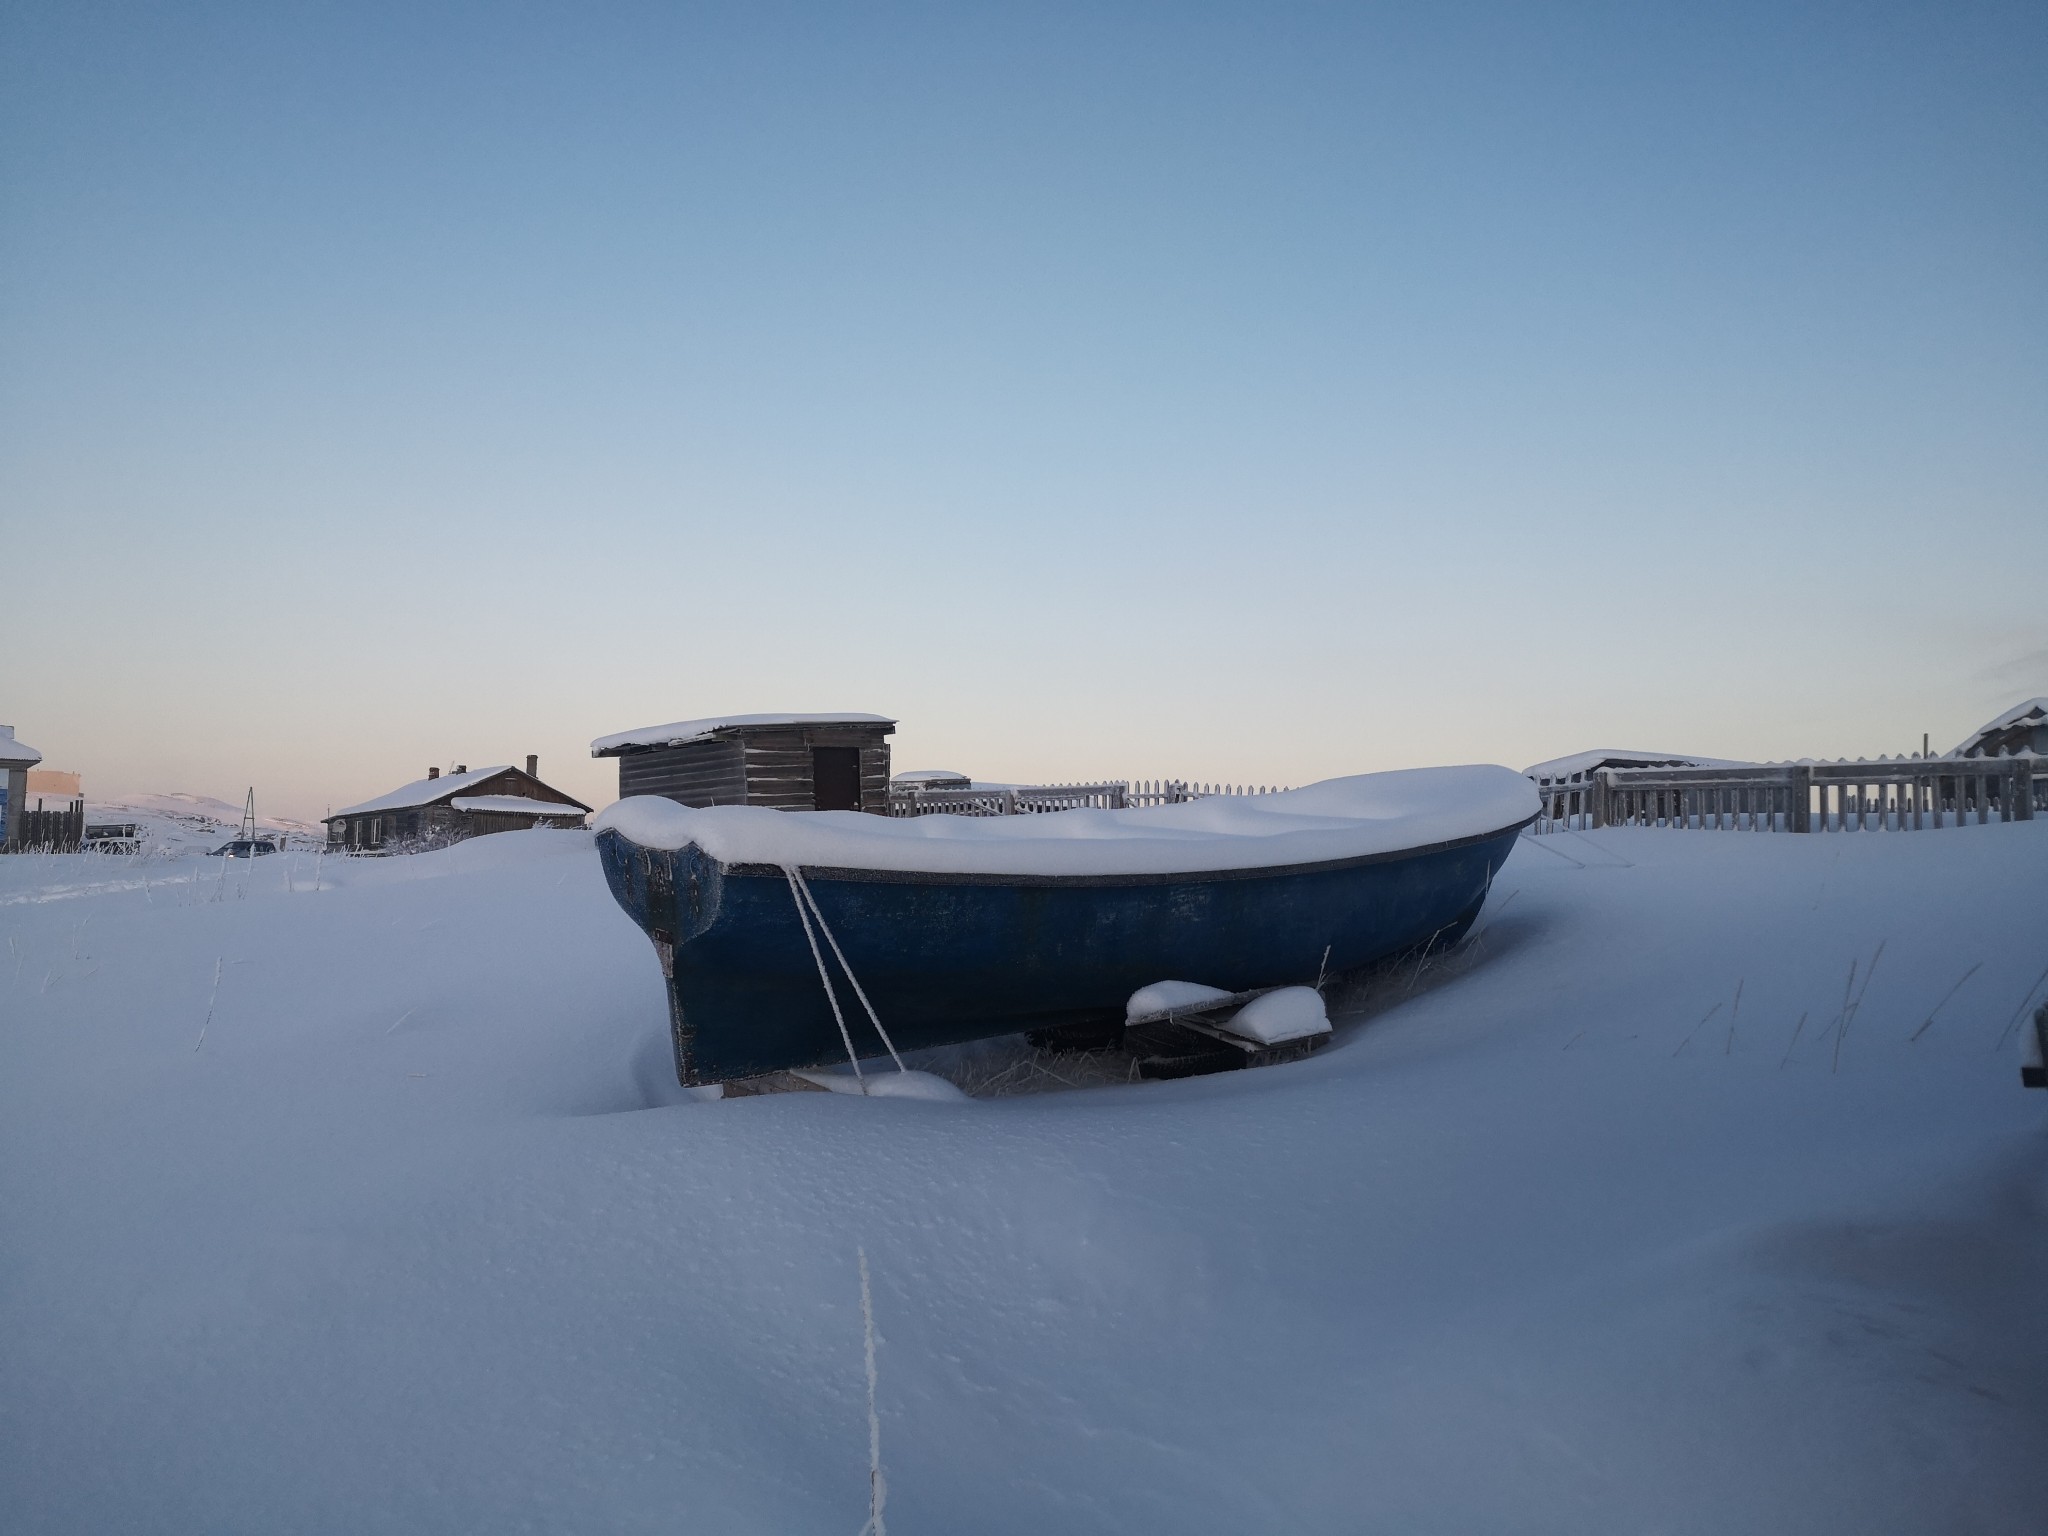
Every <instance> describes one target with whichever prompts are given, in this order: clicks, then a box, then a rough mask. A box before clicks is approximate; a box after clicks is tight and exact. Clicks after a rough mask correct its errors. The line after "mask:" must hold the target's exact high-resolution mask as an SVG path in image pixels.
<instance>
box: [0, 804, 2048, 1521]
mask: <svg viewBox="0 0 2048 1536" xmlns="http://www.w3.org/2000/svg"><path fill="white" fill-rule="evenodd" d="M0 933H4V936H5V940H6V943H5V946H4V947H0V999H4V1001H0V1237H4V1241H0V1508H4V1511H5V1514H4V1518H0V1524H4V1526H5V1528H6V1529H7V1530H9V1531H22V1532H29V1531H64V1532H104V1531H115V1530H122V1531H151V1532H217V1531H252V1532H254V1531H265V1532H268V1531H283V1530H293V1531H302V1532H329V1531H331V1532H338V1533H339V1532H347V1533H363V1532H384V1531H394V1532H395V1531H407V1532H411V1531H430V1530H431V1531H493V1532H496V1531H549V1532H554V1531H606V1532H618V1531H642V1530H645V1531H663V1532H674V1531H718V1532H775V1533H784V1536H786V1533H792V1532H814V1531H815V1532H841V1533H846V1536H851V1533H853V1532H854V1531H856V1530H857V1529H858V1528H859V1527H860V1525H861V1523H862V1521H863V1520H864V1519H865V1518H866V1515H867V1499H868V1480H867V1464H868V1458H867V1446H868V1439H867V1417H866V1386H865V1378H864V1374H863V1361H862V1349H863V1338H862V1328H861V1315H860V1282H859V1276H858V1270H857V1261H856V1252H857V1250H858V1249H860V1248H865V1250H866V1253H867V1257H868V1261H869V1264H870V1267H871V1269H872V1271H873V1276H874V1305H875V1313H876V1322H877V1326H878V1328H879V1331H880V1335H881V1340H880V1344H879V1348H878V1355H877V1363H878V1368H879V1410H880V1423H881V1446H882V1460H883V1463H884V1465H885V1467H886V1470H887V1475H888V1489H889V1493H888V1508H887V1521H888V1524H889V1527H890V1529H892V1530H894V1531H895V1532H897V1533H898V1536H906V1533H915V1532H949V1533H950V1532H965V1531H973V1532H1019V1533H1023V1532H1030V1533H1046V1532H1091V1531H1102V1532H1107V1531H1119V1532H1133V1531H1174V1532H1190V1531H1200V1532H1209V1531H1214V1532H1232V1533H1242V1532H1252V1531H1257V1532H1264V1531H1317V1532H1356V1531H1400V1532H1461V1533H1462V1532H1479V1531H1486V1532H1494V1531H1502V1532H1505V1531H1513V1532H1518V1533H1527V1532H1559V1533H1565V1532H1570V1533H1586V1532H1609V1531H1612V1532H1624V1531H1625V1532H1647V1531H1658V1532H1700V1533H1709V1532H1712V1533H1724V1532H1731V1531H1769V1532H1844V1533H1850V1532H1853V1533H1859V1536H1868V1533H1878V1532H1901V1533H1905V1532H1912V1533H1922V1532H1929V1531H1973V1532H2004V1531H2010V1532H2033V1531H2039V1530H2040V1529H2041V1528H2042V1520H2043V1515H2042V1511H2043V1510H2044V1509H2048V1457H2044V1456H2043V1455H2042V1454H2041V1452H2042V1448H2043V1446H2044V1445H2048V1305H2044V1299H2048V1094H2041V1093H2028V1092H2025V1091H2023V1090H2022V1089H2021V1088H2020V1087H2019V1085H2018V1074H2017V1062H2018V1053H2017V1047H2016V1044H2015V1041H2014V1037H2013V1034H2012V1032H2010V1031H2009V1028H2008V1027H2009V1025H2010V1024H2011V1023H2012V1022H2013V1020H2014V1019H2015V1017H2016V1014H2017V1011H2018V1010H2019V1009H2020V1007H2021V1005H2022V1003H2023V1002H2024V1001H2025V1000H2026V998H2027V997H2028V996H2029V992H2030V988H2032V987H2035V986H2036V985H2037V983H2036V978H2037V977H2038V976H2039V975H2040V974H2041V973H2042V971H2043V968H2044V967H2048V823H2033V824H2027V825H2016V826H2004V827H2001V826H1991V827H1984V828H1969V829H1965V830H1962V831H1955V830H1948V831H1942V832H1925V833H1919V834H1884V835H1865V836H1854V835H1844V836H1827V837H1821V836H1815V837H1791V836H1783V835H1778V836H1772V835H1757V834H1740V833H1719V834H1715V833H1701V832H1691V833H1688V832H1677V833H1673V832H1662V831H1648V830H1636V831H1627V832H1612V833H1601V834H1594V835H1592V836H1584V837H1582V836H1575V835H1561V836H1556V837H1547V838H1544V839H1541V840H1540V842H1538V841H1532V840H1527V839H1525V840H1524V841H1523V843H1522V844H1521V846H1520V847H1519V848H1518V849H1517V851H1516V853H1515V854H1514V856H1513V858H1512V859H1511V861H1510V862H1509V864H1508V865H1507V867H1506V869H1505V871H1504V872H1503V874H1502V876H1501V878H1500V880H1499V881H1498V882H1497V884H1496V886H1495V889H1494V894H1493V899H1492V902H1491V903H1490V906H1489V909H1488V913H1487V915H1486V916H1485V917H1484V918H1483V919H1482V921H1481V924H1480V927H1479V930H1478V932H1477V936H1476V937H1475V939H1474V940H1473V941H1471V942H1473V943H1474V944H1476V945H1477V946H1478V949H1477V951H1476V953H1475V954H1474V955H1473V957H1472V958H1471V959H1470V960H1469V961H1468V962H1466V963H1463V964H1460V965H1453V966H1449V967H1446V969H1445V972H1444V973H1443V976H1442V978H1441V979H1440V980H1439V983H1438V984H1437V985H1434V986H1428V985H1425V986H1423V987H1421V988H1418V989H1417V990H1416V991H1415V993H1414V994H1413V995H1412V996H1410V997H1408V998H1406V1000H1403V1001H1398V1002H1397V1005H1396V1006H1394V1007H1392V1008H1389V1009H1386V1010H1384V1011H1381V1012H1378V1013H1377V1014H1375V1015H1374V1016H1373V1017H1372V1018H1371V1019H1370V1021H1369V1022H1365V1023H1362V1024H1361V1023H1351V1024H1346V1023H1345V1022H1344V1021H1343V1020H1341V1019H1340V1020H1339V1026H1338V1038H1337V1040H1336V1041H1335V1042H1334V1043H1333V1044H1331V1045H1330V1046H1329V1047H1328V1048H1327V1049H1325V1050H1324V1051H1323V1052H1322V1053H1321V1054H1319V1055H1317V1056H1315V1057H1313V1058H1311V1059H1309V1060H1306V1061H1303V1062H1300V1063H1296V1064H1292V1065H1287V1066H1282V1067H1274V1068H1269V1069H1266V1070H1263V1071H1258V1072H1251V1073H1243V1074H1237V1075H1234V1076H1227V1077H1217V1078H1208V1079H1201V1080H1195V1081H1187V1082H1178V1083H1159V1084H1139V1085H1132V1086H1112V1087H1099V1088H1091V1089H1087V1090H1083V1091H1076V1092H1060V1093H1047V1094H1039V1095H1035V1096H1029V1097H1015V1098H1003V1099H981V1100H973V1101H964V1102H955V1103H938V1102H926V1101H921V1100H917V1099H905V1098H874V1099H862V1098H858V1097H853V1096H847V1095H839V1094H822V1093H819V1094H787V1095H780V1096H774V1097H763V1098H752V1099H745V1100H736V1101H727V1102H701V1101H698V1100H695V1099H692V1098H690V1097H689V1096H688V1095H686V1094H684V1093H683V1092H682V1091H681V1090H679V1089H677V1088H676V1087H675V1086H674V1084H673V1080H672V1077H671V1075H670V1069H669V1063H668V1047H667V1042H666V1037H665V1021H664V1017H663V1009H662V1001H661V991H660V986H659V980H658V976H657V973H656V969H655V963H654V958H653V955H652V953H651V951H650V949H649V947H648V945H647V943H646V941H645V940H644V939H643V938H642V937H641V935H640V934H639V933H638V931H637V930H635V929H634V928H633V926H632V925H631V924H630V923H629V922H628V921H627V920H626V919H625V917H624V916H622V915H621V914H620V913H619V912H618V911H617V910H616V908H615V907H614V905H613V903H612V901H611V899H610V897H609V896H608V895H607V893H606V891H605V889H604V885H603V881H602V879H601V877H600V875H599V871H598V867H597V861H596V858H595V856H594V854H593V852H592V848H591V839H590V835H589V834H588V833H581V832H551V831H539V832H527V833H513V834H504V835H500V836H496V837H488V838H482V839H478V840H476V841H473V842H468V843H464V844H461V845H458V846H456V847H454V848H450V849H446V850H444V851H442V852H438V853H432V854H425V855H420V856H416V857H412V858H395V859H385V860H378V861H344V860H339V859H332V858H321V857H319V856H317V855H315V854H314V853H312V852H306V853H295V854H286V855H283V856H280V857H276V858H269V859H263V860H257V861H246V862H235V863H233V864H231V865H230V864H229V863H228V861H222V860H207V859H203V858H199V857H184V858H169V859H166V858H157V859H153V860H152V859H133V860H130V859H122V858H95V857H90V856H73V857H56V858H51V857H37V856H24V857H18V858H9V859H0ZM1880 946H1882V953H1881V954H1879V953H1878V951H1879V948H1880ZM1873 959H1875V966H1874V970H1873V969H1872V962H1873ZM1852 962H1853V963H1854V964H1855V966H1856V971H1855V979H1854V983H1853V986H1845V983H1847V982H1848V978H1849V973H1850V967H1851V964H1852ZM1185 979H1188V980H1194V981H1200V980H1201V979H1202V978H1200V977H1189V978H1185ZM1959 979H1960V981H1961V985H1960V986H1959V987H1958V986H1956V983H1957V982H1958V980H1959ZM1866 981H1867V986H1866ZM1383 990H1384V989H1383ZM1845 992H1846V995H1847V997H1848V1000H1849V1002H1850V1004H1851V1005H1852V1007H1851V1008H1850V1009H1845V1008H1844V998H1845ZM1945 995H1946V1001H1944V997H1945ZM1738 996H1739V1006H1738ZM1859 997H1860V1004H1858V1003H1857V999H1858V998H1859ZM1937 1008H1938V1011H1935V1010H1937ZM1845 1012H1847V1013H1849V1015H1850V1016H1849V1018H1848V1021H1847V1028H1846V1032H1844V1030H1843V1029H1842V1027H1841V1024H1842V1019H1843V1015H1844V1014H1845ZM1931 1012H1932V1013H1933V1023H1932V1024H1931V1025H1926V1026H1925V1027H1924V1028H1923V1024H1924V1021H1925V1020H1926V1019H1927V1018H1928V1017H1929V1015H1930V1013H1931ZM1802 1019H1803V1020H1804V1023H1803V1024H1801V1023H1800V1021H1801V1020H1802ZM1916 1032H1918V1035H1919V1037H1918V1039H1917V1040H1915V1039H1913V1038H1912V1037H1913V1036H1914V1035H1915V1034H1916ZM1795 1037H1796V1038H1795ZM2001 1037H2003V1043H2001Z"/></svg>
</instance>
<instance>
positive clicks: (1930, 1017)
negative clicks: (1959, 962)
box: [1906, 960, 1984, 1045]
mask: <svg viewBox="0 0 2048 1536" xmlns="http://www.w3.org/2000/svg"><path fill="white" fill-rule="evenodd" d="M1983 968H1984V962H1983V961H1982V960H1979V961H1978V962H1977V963H1976V964H1975V965H1973V966H1971V967H1970V968H1969V969H1968V970H1967V971H1965V972H1963V974H1962V975H1960V976H1958V977H1957V978H1956V984H1955V985H1954V986H1952V987H1950V988H1949V989H1948V990H1947V991H1946V992H1944V993H1942V994H1941V1001H1940V1002H1938V1003H1936V1004H1935V1005H1934V1006H1933V1007H1932V1008H1930V1009H1928V1011H1927V1017H1926V1018H1925V1019H1923V1020H1922V1021H1921V1023H1920V1027H1919V1028H1918V1029H1916V1030H1914V1031H1913V1033H1911V1034H1910V1035H1908V1036H1906V1043H1907V1044H1908V1045H1910V1044H1912V1043H1913V1042H1914V1041H1915V1040H1918V1039H1919V1038H1920V1037H1921V1036H1922V1035H1924V1034H1926V1033H1927V1029H1928V1026H1929V1025H1931V1024H1932V1023H1933V1022H1934V1016H1935V1015H1936V1014H1937V1013H1939V1012H1941V1010H1942V1009H1944V1008H1946V1007H1947V1006H1948V1000H1949V999H1950V998H1952V997H1954V996H1955V995H1956V994H1957V993H1958V992H1960V991H1962V989H1963V983H1964V982H1966V981H1968V980H1969V979H1970V978H1971V977H1972V976H1974V975H1976V974H1977V972H1978V971H1980V970H1982V969H1983Z"/></svg>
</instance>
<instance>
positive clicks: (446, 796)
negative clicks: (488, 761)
mask: <svg viewBox="0 0 2048 1536" xmlns="http://www.w3.org/2000/svg"><path fill="white" fill-rule="evenodd" d="M539 766H540V764H539V760H538V759H537V758H533V757H529V758H527V760H526V768H525V771H523V772H522V771H521V770H519V769H517V768H513V767H510V766H505V765H501V766H499V767H496V768H478V769H475V770H471V769H470V768H468V767H458V768H457V769H456V770H455V771H454V772H453V773H447V774H444V773H442V772H441V770H440V769H438V768H429V769H428V770H427V776H426V777H425V778H424V779H415V780H413V782H412V783H410V784H407V785H404V786H402V787H401V788H398V789H394V790H392V791H391V793H389V794H388V795H379V796H378V797H377V798H376V799H374V800H365V801H364V802H363V803H362V804H361V805H351V806H348V807H347V808H346V809H343V810H339V811H336V812H334V814H333V815H331V816H329V817H327V818H326V822H327V846H328V847H330V848H334V849H345V850H347V851H350V852H356V853H361V852H383V853H418V852H421V851H423V850H425V849H428V848H440V847H444V846H445V845H447V844H449V843H458V842H461V841H462V840H463V839H464V838H466V837H481V836H484V835H485V834H486V833H491V832H515V831H521V830H524V829H526V828H529V827H580V826H582V825H583V818H584V817H586V816H588V815H589V814H590V807H589V806H587V805H585V804H584V803H583V802H582V801H580V800H577V799H574V798H573V797H571V796H569V795H565V794H563V793H562V792H561V791H560V790H558V789H553V788H551V787H549V786H548V785H546V784H543V783H542V782H541V781H540V778H539V776H538V773H537V770H538V768H539Z"/></svg>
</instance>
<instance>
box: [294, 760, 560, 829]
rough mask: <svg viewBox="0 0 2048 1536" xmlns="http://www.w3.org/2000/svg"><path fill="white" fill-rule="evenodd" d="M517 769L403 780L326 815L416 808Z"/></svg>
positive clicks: (505, 765) (504, 766) (507, 765)
mask: <svg viewBox="0 0 2048 1536" xmlns="http://www.w3.org/2000/svg"><path fill="white" fill-rule="evenodd" d="M518 772H519V770H518V769H516V768H514V767H513V766H512V765H511V764H510V763H500V764H498V766H497V767H495V768H472V769H470V770H468V771H467V772H465V773H444V774H442V775H441V776H440V777H439V778H435V779H414V780H413V781H412V782H411V783H410V784H406V785H403V786H401V787H400V788H398V789H394V790H392V791H391V793H390V794H388V795H379V796H378V797H377V798H376V799H374V800H365V801H364V802H363V803H362V804H361V805H347V806H343V807H342V808H341V809H340V810H338V811H335V812H332V813H331V814H330V815H329V816H328V817H327V818H326V819H327V820H329V821H332V820H334V819H335V817H337V816H364V815H368V814H369V813H370V812H372V811H412V810H417V809H419V807H421V806H423V805H437V804H439V803H440V802H441V801H443V800H449V799H453V798H454V797H455V796H456V795H459V794H461V793H462V792H463V791H464V790H465V789H473V788H475V787H476V786H477V785H479V784H481V783H483V782H484V781H485V780H486V779H491V778H495V777H496V776H497V775H499V774H501V773H518ZM520 776H521V777H522V778H524V777H525V775H524V774H521V775H520ZM536 782H537V781H536ZM543 787H545V786H543ZM549 792H550V793H551V794H560V793H561V791H560V790H550V791H549ZM474 798H478V799H496V798H498V797H497V796H490V795H484V796H477V797H474ZM565 798H566V797H565ZM457 809H458V810H459V809H461V807H459V806H458V807H457ZM589 810H590V807H589V806H587V805H579V804H577V803H575V802H573V801H571V802H569V803H568V804H567V806H566V808H565V811H564V812H560V813H557V812H552V811H549V812H541V813H538V814H543V815H553V814H574V813H586V814H587V813H588V812H589Z"/></svg>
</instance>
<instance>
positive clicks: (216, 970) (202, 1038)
mask: <svg viewBox="0 0 2048 1536" xmlns="http://www.w3.org/2000/svg"><path fill="white" fill-rule="evenodd" d="M225 963H226V962H225V961H223V960H222V959H220V958H218V957H216V958H215V960H214V962H213V992H212V994H211V995H210V996H208V998H207V999H206V1023H204V1024H201V1025H200V1026H199V1038H198V1039H197V1040H194V1041H193V1042H192V1049H193V1050H194V1051H195V1052H196V1051H197V1050H198V1049H199V1047H200V1046H202V1045H204V1044H206V1031H207V1029H208V1027H209V1026H211V1025H212V1023H213V1005H214V1004H215V1003H216V1002H217V1001H219V999H220V968H221V966H222V965H223V964H225Z"/></svg>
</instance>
